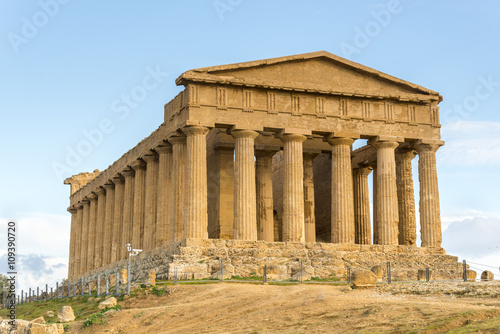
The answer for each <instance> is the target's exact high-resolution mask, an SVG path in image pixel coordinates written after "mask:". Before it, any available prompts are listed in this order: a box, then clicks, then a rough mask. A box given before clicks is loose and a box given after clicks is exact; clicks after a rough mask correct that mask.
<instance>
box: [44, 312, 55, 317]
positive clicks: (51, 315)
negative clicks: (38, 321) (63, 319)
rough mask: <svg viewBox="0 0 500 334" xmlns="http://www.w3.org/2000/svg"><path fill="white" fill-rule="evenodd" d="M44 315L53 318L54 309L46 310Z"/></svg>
mask: <svg viewBox="0 0 500 334" xmlns="http://www.w3.org/2000/svg"><path fill="white" fill-rule="evenodd" d="M46 315H47V317H49V318H53V317H54V311H47V313H46Z"/></svg>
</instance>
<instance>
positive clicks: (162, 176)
mask: <svg viewBox="0 0 500 334" xmlns="http://www.w3.org/2000/svg"><path fill="white" fill-rule="evenodd" d="M155 151H156V152H157V153H158V189H157V194H158V195H157V204H156V228H155V231H156V233H155V239H156V240H155V245H156V247H161V246H165V245H166V244H167V243H168V242H169V240H170V237H169V233H170V212H171V210H170V204H171V201H170V194H171V173H172V146H170V145H161V146H157V147H156V148H155Z"/></svg>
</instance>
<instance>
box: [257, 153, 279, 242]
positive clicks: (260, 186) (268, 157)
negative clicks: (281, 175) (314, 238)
mask: <svg viewBox="0 0 500 334" xmlns="http://www.w3.org/2000/svg"><path fill="white" fill-rule="evenodd" d="M275 153H276V152H274V151H256V152H255V185H256V189H255V193H256V197H257V204H256V205H257V239H258V240H264V241H268V242H273V241H274V217H273V155H274V154H275Z"/></svg>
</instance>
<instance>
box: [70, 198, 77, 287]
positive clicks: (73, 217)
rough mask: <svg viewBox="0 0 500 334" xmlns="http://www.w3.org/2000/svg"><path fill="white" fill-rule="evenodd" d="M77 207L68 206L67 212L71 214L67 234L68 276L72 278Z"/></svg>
mask: <svg viewBox="0 0 500 334" xmlns="http://www.w3.org/2000/svg"><path fill="white" fill-rule="evenodd" d="M77 211H78V210H77V209H76V208H74V207H69V208H68V212H69V213H70V214H71V231H70V235H69V264H68V278H70V279H71V278H73V275H74V274H73V271H74V267H75V242H76V240H75V239H76V224H77Z"/></svg>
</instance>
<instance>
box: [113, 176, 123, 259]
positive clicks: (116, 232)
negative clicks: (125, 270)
mask: <svg viewBox="0 0 500 334" xmlns="http://www.w3.org/2000/svg"><path fill="white" fill-rule="evenodd" d="M113 183H114V184H115V205H114V210H113V229H112V232H113V236H112V238H113V242H112V243H111V263H113V262H116V261H119V260H121V259H122V257H121V254H122V253H121V252H122V247H123V248H125V246H124V245H125V242H122V234H123V232H122V231H123V206H124V204H125V179H124V178H123V177H122V176H121V175H120V174H118V175H116V176H115V177H113Z"/></svg>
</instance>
